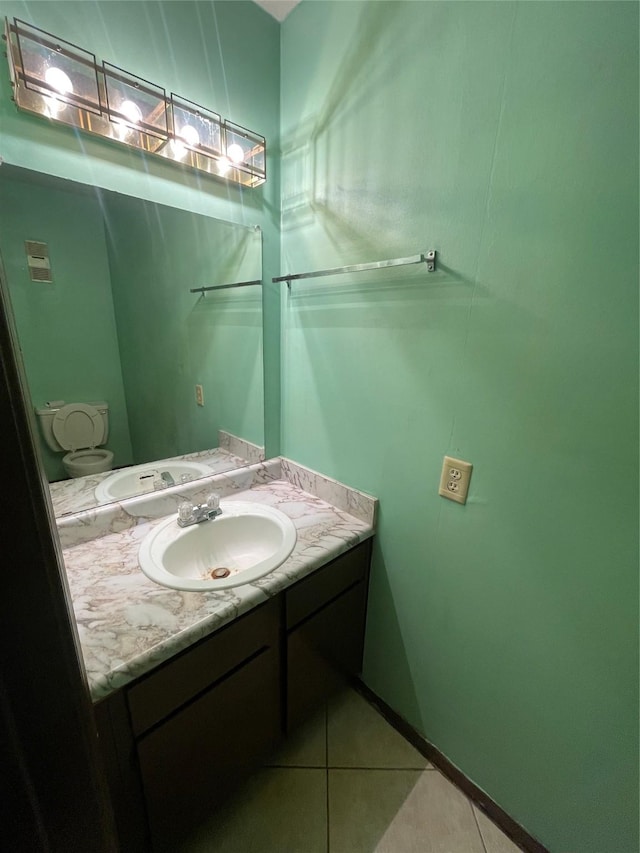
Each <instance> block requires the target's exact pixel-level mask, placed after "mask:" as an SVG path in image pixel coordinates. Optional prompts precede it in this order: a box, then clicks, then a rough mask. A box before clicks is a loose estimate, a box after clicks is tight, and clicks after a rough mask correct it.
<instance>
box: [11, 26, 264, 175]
mask: <svg viewBox="0 0 640 853" xmlns="http://www.w3.org/2000/svg"><path fill="white" fill-rule="evenodd" d="M3 37H4V39H5V41H6V42H7V58H8V61H9V72H10V75H11V85H12V86H13V99H14V101H15V102H16V104H17V106H18V107H19V109H21V110H25V111H26V112H30V113H35V114H36V115H39V116H43V117H44V118H47V119H49V120H52V121H57V122H62V123H63V124H67V125H71V126H72V127H75V128H77V129H78V130H82V131H84V132H86V133H91V134H94V135H96V136H102V137H104V138H105V139H109V140H111V141H113V142H116V143H120V144H123V145H127V146H128V147H130V148H137V149H139V150H140V151H144V152H145V154H155V155H157V156H160V157H164V158H165V159H167V160H172V161H173V162H175V163H179V164H181V165H183V166H188V167H191V168H193V169H197V170H198V171H200V172H206V173H208V174H209V175H213V176H214V177H217V178H222V179H224V180H226V181H231V182H233V183H237V184H241V185H242V186H245V187H257V186H259V185H260V184H263V183H264V182H265V180H266V177H267V175H266V145H265V139H264V137H263V136H260V135H259V134H257V133H253V132H252V131H250V130H247V129H246V128H244V127H240V125H237V124H233V123H232V122H230V121H227V120H226V119H223V118H221V117H220V116H219V115H218V114H217V113H214V112H212V111H211V110H208V109H206V108H204V107H201V106H199V105H198V104H194V103H192V102H191V101H188V100H186V99H185V98H180V97H179V96H178V95H175V94H173V93H171V94H170V95H167V93H166V92H165V90H164V89H163V88H161V87H160V86H156V85H155V84H154V83H150V82H149V81H148V80H143V79H142V78H141V77H136V76H135V75H133V74H130V73H129V72H128V71H125V70H124V69H122V68H118V67H117V66H115V65H111V64H110V63H108V62H102V64H99V63H98V61H97V59H96V57H95V56H94V54H92V53H89V52H88V51H86V50H83V49H82V48H79V47H76V45H74V44H71V42H68V41H65V40H64V39H61V38H58V37H57V36H53V35H51V34H50V33H47V32H45V31H44V30H41V29H38V27H34V26H32V25H31V24H27V23H26V22H24V21H21V20H19V19H18V18H14V19H13V22H11V21H9V19H5V34H4V36H3Z"/></svg>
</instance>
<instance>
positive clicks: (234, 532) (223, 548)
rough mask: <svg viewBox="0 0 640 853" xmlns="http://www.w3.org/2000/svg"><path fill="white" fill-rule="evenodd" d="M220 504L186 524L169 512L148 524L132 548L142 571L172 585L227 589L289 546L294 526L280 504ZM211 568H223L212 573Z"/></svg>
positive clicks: (270, 564)
mask: <svg viewBox="0 0 640 853" xmlns="http://www.w3.org/2000/svg"><path fill="white" fill-rule="evenodd" d="M220 509H221V510H222V515H219V516H217V517H216V518H214V519H211V520H210V521H203V522H201V523H200V524H193V525H191V526H190V527H179V526H178V522H177V519H176V517H175V516H172V517H171V518H169V519H167V521H163V522H162V524H159V525H158V526H157V527H154V529H153V530H152V531H151V532H150V533H149V534H148V535H147V537H146V538H145V539H144V540H143V541H142V545H141V546H140V551H139V553H138V562H139V564H140V568H141V569H142V571H143V572H144V573H145V575H146V576H147V577H148V578H150V579H151V580H152V581H155V582H156V583H159V584H162V585H163V586H168V587H171V588H172V589H183V590H195V591H208V590H217V589H228V588H229V587H232V586H240V584H244V583H252V582H253V581H255V580H258V578H261V577H263V576H264V575H266V574H268V573H269V572H271V571H273V569H275V568H277V567H278V566H279V565H280V564H281V563H283V562H284V561H285V560H286V559H287V557H288V556H289V554H290V553H291V552H292V551H293V547H294V545H295V544H296V536H297V534H296V528H295V526H294V524H293V522H292V521H291V519H290V518H289V517H288V516H286V515H285V514H284V513H282V512H280V510H277V509H273V508H272V507H269V506H262V504H256V503H246V502H242V501H221V502H220ZM216 570H218V572H220V570H228V571H229V574H228V576H226V577H217V578H216V577H212V572H215V571H216Z"/></svg>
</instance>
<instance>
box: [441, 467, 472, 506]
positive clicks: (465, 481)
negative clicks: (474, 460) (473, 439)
mask: <svg viewBox="0 0 640 853" xmlns="http://www.w3.org/2000/svg"><path fill="white" fill-rule="evenodd" d="M472 470H473V465H472V464H471V462H463V461H462V459H454V458H453V456H445V457H444V461H443V463H442V474H441V475H440V488H439V489H438V494H439V495H442V497H443V498H449V500H450V501H456V502H457V503H459V504H464V503H466V502H467V494H468V492H469V480H470V479H471V471H472Z"/></svg>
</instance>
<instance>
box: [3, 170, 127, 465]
mask: <svg viewBox="0 0 640 853" xmlns="http://www.w3.org/2000/svg"><path fill="white" fill-rule="evenodd" d="M6 169H7V167H5V172H6ZM5 172H3V171H2V170H1V169H0V199H1V203H0V252H1V253H2V258H3V261H4V266H5V272H6V275H7V281H8V284H9V293H10V296H11V302H12V305H13V310H14V314H15V319H16V326H17V330H18V334H19V337H20V343H21V346H22V352H23V358H24V363H25V367H26V372H27V377H28V380H29V390H30V392H31V398H32V404H33V405H34V406H36V407H41V406H43V405H44V404H45V403H46V402H47V401H49V400H66V401H67V402H69V403H70V402H85V403H86V402H91V401H93V400H106V401H107V402H108V403H109V407H110V411H109V440H108V447H109V449H110V450H113V452H114V464H116V465H129V464H131V462H132V457H131V441H130V438H129V427H128V423H127V410H126V404H125V399H124V388H123V384H122V372H121V366H120V356H119V353H118V340H117V335H116V323H115V316H114V309H113V300H112V298H111V283H110V279H109V264H108V260H107V246H106V242H105V235H104V228H103V222H102V211H101V209H100V205H99V203H98V199H97V198H96V197H95V195H94V194H93V193H92V192H91V191H86V190H85V189H82V188H81V189H82V191H81V192H78V191H72V190H71V189H68V190H64V189H60V188H59V187H57V186H53V185H51V186H44V185H42V184H39V183H34V182H33V181H31V180H29V179H27V177H26V176H25V177H24V178H21V177H13V176H12V177H9V176H8V175H7V174H5ZM70 186H71V185H70ZM25 240H38V241H42V242H45V243H47V244H48V246H49V252H50V260H51V266H52V271H53V283H51V284H44V283H40V282H32V281H31V279H30V276H29V271H28V268H27V258H26V255H25V249H24V241H25ZM41 449H42V457H43V461H44V465H45V470H46V473H47V477H48V478H49V480H59V479H64V478H65V477H66V476H67V475H66V473H65V471H64V468H63V467H62V454H61V453H58V454H56V453H54V452H53V451H51V450H49V448H48V447H46V445H45V444H44V442H42V445H41Z"/></svg>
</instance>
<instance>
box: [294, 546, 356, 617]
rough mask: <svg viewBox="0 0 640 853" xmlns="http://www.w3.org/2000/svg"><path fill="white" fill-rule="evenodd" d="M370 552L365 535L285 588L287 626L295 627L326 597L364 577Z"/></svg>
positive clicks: (339, 592)
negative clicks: (347, 548) (323, 564)
mask: <svg viewBox="0 0 640 853" xmlns="http://www.w3.org/2000/svg"><path fill="white" fill-rule="evenodd" d="M370 555H371V540H370V539H368V540H367V541H366V542H363V543H362V544H360V545H357V546H356V547H355V548H353V549H352V550H351V551H348V552H347V553H346V554H342V555H341V556H340V557H337V558H336V559H335V560H332V561H331V562H330V563H328V564H327V565H326V566H323V567H322V568H321V569H318V570H317V571H315V572H314V573H313V574H311V575H309V577H306V578H304V579H303V580H301V581H299V582H298V583H297V584H295V586H292V587H291V589H288V590H287V591H286V602H287V629H288V630H290V629H291V628H295V626H296V625H299V624H300V622H302V621H303V620H304V619H306V618H307V617H308V616H310V615H311V614H312V613H315V612H316V611H318V610H320V609H321V608H322V607H324V606H325V604H326V603H327V602H328V601H331V600H332V599H333V598H335V597H336V596H338V595H340V594H341V593H342V592H344V591H345V590H346V589H349V587H350V586H353V584H354V583H357V582H358V581H361V580H363V579H364V578H365V577H366V575H367V572H368V569H369V559H370Z"/></svg>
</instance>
